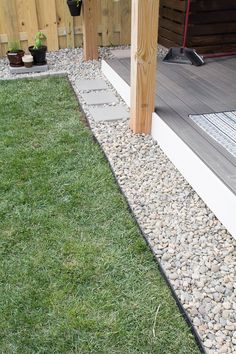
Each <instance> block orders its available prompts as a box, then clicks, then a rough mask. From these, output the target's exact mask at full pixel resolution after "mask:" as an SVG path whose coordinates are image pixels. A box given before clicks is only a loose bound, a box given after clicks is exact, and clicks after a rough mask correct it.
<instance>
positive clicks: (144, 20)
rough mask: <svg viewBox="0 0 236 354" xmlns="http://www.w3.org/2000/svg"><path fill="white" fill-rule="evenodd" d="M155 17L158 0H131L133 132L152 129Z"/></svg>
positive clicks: (154, 82) (156, 25) (131, 124)
mask: <svg viewBox="0 0 236 354" xmlns="http://www.w3.org/2000/svg"><path fill="white" fill-rule="evenodd" d="M158 17H159V0H145V1H144V0H132V28H131V31H132V32H131V120H130V127H131V129H132V130H133V132H134V133H145V134H149V133H150V132H151V124H152V113H153V112H154V100H155V87H156V63H157V35H158Z"/></svg>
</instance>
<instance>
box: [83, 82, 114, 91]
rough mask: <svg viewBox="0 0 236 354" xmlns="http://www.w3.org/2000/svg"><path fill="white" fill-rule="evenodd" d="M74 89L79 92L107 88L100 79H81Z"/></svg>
mask: <svg viewBox="0 0 236 354" xmlns="http://www.w3.org/2000/svg"><path fill="white" fill-rule="evenodd" d="M76 87H77V89H78V90H79V91H89V90H105V89H107V88H108V86H107V84H106V82H105V81H104V80H102V79H95V80H84V79H83V80H82V79H81V80H78V81H76Z"/></svg>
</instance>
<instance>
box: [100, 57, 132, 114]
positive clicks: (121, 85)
mask: <svg viewBox="0 0 236 354" xmlns="http://www.w3.org/2000/svg"><path fill="white" fill-rule="evenodd" d="M102 72H103V74H104V75H105V76H106V78H107V79H108V81H110V83H111V84H112V86H114V88H115V89H116V91H117V92H118V93H119V95H120V96H121V97H122V98H123V100H124V101H125V103H126V104H127V106H128V107H130V86H129V85H128V84H127V83H126V82H125V81H124V80H123V79H122V78H121V77H120V76H119V75H118V74H117V73H116V71H115V70H114V69H112V67H111V66H110V65H109V64H108V63H107V62H106V61H105V60H102Z"/></svg>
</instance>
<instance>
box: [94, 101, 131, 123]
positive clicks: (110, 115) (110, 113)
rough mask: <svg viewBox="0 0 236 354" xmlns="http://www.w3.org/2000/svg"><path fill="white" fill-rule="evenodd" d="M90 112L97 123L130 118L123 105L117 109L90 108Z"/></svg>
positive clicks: (116, 107)
mask: <svg viewBox="0 0 236 354" xmlns="http://www.w3.org/2000/svg"><path fill="white" fill-rule="evenodd" d="M89 111H90V113H91V115H92V117H93V119H94V120H95V122H101V121H112V120H119V119H128V118H129V112H128V111H127V110H126V109H125V107H124V106H121V105H120V106H115V107H90V108H89Z"/></svg>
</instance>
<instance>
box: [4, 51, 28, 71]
mask: <svg viewBox="0 0 236 354" xmlns="http://www.w3.org/2000/svg"><path fill="white" fill-rule="evenodd" d="M24 54H25V52H24V51H23V50H18V52H15V53H12V52H10V51H8V52H7V57H8V60H9V62H10V66H13V67H18V66H24V64H23V61H22V57H23V56H24Z"/></svg>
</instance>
